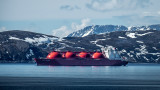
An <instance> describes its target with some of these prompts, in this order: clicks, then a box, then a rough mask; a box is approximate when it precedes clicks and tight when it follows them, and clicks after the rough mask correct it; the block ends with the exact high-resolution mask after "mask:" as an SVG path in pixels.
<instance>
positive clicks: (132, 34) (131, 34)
mask: <svg viewBox="0 0 160 90" xmlns="http://www.w3.org/2000/svg"><path fill="white" fill-rule="evenodd" d="M126 35H127V36H128V37H130V38H137V37H135V35H136V34H135V33H128V32H127V33H126Z"/></svg>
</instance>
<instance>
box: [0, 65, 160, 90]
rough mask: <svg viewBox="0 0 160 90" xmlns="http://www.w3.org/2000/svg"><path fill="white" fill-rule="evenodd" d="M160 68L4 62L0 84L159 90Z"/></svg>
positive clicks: (23, 86) (4, 86) (150, 66)
mask: <svg viewBox="0 0 160 90" xmlns="http://www.w3.org/2000/svg"><path fill="white" fill-rule="evenodd" d="M159 71H160V65H159V64H128V65H127V66H36V65H35V64H0V72H1V73H0V87H1V88H2V89H8V90H9V89H11V88H15V89H19V88H20V89H24V88H26V89H33V88H35V89H44V90H45V88H44V87H47V88H50V89H52V88H53V87H55V89H56V88H57V90H58V89H64V88H66V87H68V88H70V89H82V88H86V87H87V88H88V89H93V87H94V89H96V88H97V89H106V88H108V89H109V90H110V89H111V90H113V89H116V90H119V89H121V90H125V89H126V90H127V88H128V89H129V90H130V89H131V90H134V89H139V90H152V89H157V90H158V89H159V88H160V78H159V76H160V72H159ZM17 86H19V88H18V87H17ZM29 86H30V87H29ZM39 86H41V87H42V88H39ZM60 86H61V87H60Z"/></svg>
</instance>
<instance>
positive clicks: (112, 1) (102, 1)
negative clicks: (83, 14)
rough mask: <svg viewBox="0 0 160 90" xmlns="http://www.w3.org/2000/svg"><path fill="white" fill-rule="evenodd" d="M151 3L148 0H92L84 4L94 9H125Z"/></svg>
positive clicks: (141, 6) (143, 6)
mask: <svg viewBox="0 0 160 90" xmlns="http://www.w3.org/2000/svg"><path fill="white" fill-rule="evenodd" d="M149 5H151V2H150V0H92V1H91V2H90V3H88V4H86V6H87V7H88V8H89V9H92V10H96V11H102V12H104V11H109V10H127V9H137V8H145V7H148V6H149Z"/></svg>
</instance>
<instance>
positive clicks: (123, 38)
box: [118, 36, 126, 39]
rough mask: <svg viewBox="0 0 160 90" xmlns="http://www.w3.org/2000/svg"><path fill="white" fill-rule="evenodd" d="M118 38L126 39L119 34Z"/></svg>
mask: <svg viewBox="0 0 160 90" xmlns="http://www.w3.org/2000/svg"><path fill="white" fill-rule="evenodd" d="M118 38H123V39H126V38H125V37H121V36H119V37H118Z"/></svg>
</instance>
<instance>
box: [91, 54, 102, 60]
mask: <svg viewBox="0 0 160 90" xmlns="http://www.w3.org/2000/svg"><path fill="white" fill-rule="evenodd" d="M92 58H94V59H99V58H104V56H103V54H102V53H100V52H95V53H94V54H93V56H92Z"/></svg>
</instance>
